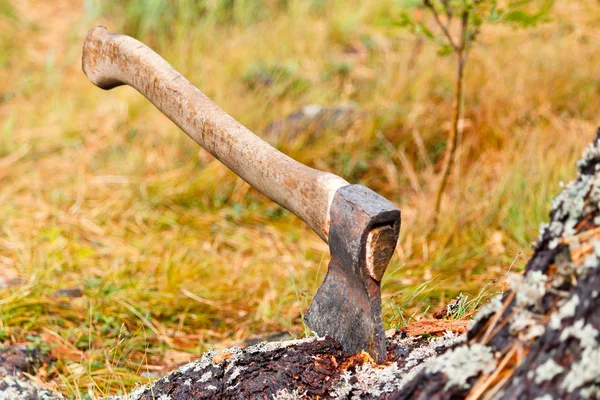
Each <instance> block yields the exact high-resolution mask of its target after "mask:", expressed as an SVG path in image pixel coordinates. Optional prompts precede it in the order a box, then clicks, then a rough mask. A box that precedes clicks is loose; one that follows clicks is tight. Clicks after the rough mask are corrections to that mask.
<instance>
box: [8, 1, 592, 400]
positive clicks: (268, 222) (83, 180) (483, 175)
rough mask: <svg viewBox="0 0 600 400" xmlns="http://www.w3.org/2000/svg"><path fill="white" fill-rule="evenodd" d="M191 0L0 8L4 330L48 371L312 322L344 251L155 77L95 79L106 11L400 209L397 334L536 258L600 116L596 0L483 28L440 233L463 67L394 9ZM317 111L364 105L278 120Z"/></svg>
mask: <svg viewBox="0 0 600 400" xmlns="http://www.w3.org/2000/svg"><path fill="white" fill-rule="evenodd" d="M143 3H146V6H145V7H142V4H143ZM193 3H194V2H187V3H186V2H182V3H181V4H182V5H180V6H178V7H175V6H170V7H167V6H165V5H166V4H171V3H170V2H162V1H154V2H143V1H141V0H128V1H122V2H118V1H116V0H115V1H110V0H104V1H85V2H83V1H74V0H56V1H53V2H47V1H42V0H30V1H27V2H17V1H12V2H11V1H8V2H7V1H6V0H5V1H2V0H0V32H1V33H0V221H1V223H0V343H4V344H5V345H14V344H29V345H36V346H41V347H42V349H43V350H44V351H45V352H46V353H48V354H50V355H51V356H52V357H54V358H55V359H56V361H55V362H54V363H53V364H51V365H48V366H47V367H46V368H42V369H41V370H40V371H39V372H38V378H39V379H40V380H41V381H44V382H46V384H47V385H49V386H50V387H54V388H57V389H58V390H60V391H61V392H62V393H64V394H65V395H67V396H71V397H74V398H95V397H98V396H103V395H107V394H111V393H118V392H125V391H127V390H129V389H130V388H132V387H133V385H134V384H135V383H136V382H138V381H143V382H146V381H147V380H148V379H151V378H153V377H156V376H158V375H160V374H162V373H164V372H166V371H167V370H169V369H170V368H172V367H173V366H174V365H177V364H179V363H182V362H185V361H187V360H189V359H190V358H193V357H197V356H198V355H199V354H200V353H201V352H202V351H204V350H206V349H209V348H222V347H225V346H229V345H232V344H239V343H240V342H241V341H244V340H248V339H249V338H253V337H256V336H257V335H259V336H260V335H267V334H269V335H270V334H274V333H280V332H287V333H289V334H290V335H291V336H294V337H301V336H302V335H303V334H304V333H305V328H304V326H303V324H302V315H303V312H305V311H306V309H307V306H308V304H309V303H310V299H311V298H312V296H313V294H314V293H315V291H316V288H317V287H318V286H319V283H320V281H321V279H322V278H323V274H324V273H325V270H326V266H327V261H328V253H327V251H328V249H327V246H326V245H325V244H324V243H322V242H321V241H320V240H319V238H318V237H317V236H316V235H314V234H313V233H312V232H311V231H310V229H309V228H308V227H306V226H305V225H304V224H303V223H301V222H300V221H299V220H298V219H297V218H295V217H294V216H292V215H291V214H289V213H288V212H286V211H282V210H281V209H280V208H279V207H278V206H276V205H274V204H273V203H271V202H270V201H269V200H267V199H266V198H264V197H263V196H262V195H260V194H259V193H257V192H256V191H254V190H253V189H251V188H249V187H248V185H246V184H245V183H244V182H242V181H241V180H240V179H239V178H237V177H236V176H235V175H233V174H232V173H231V172H229V171H228V170H227V169H226V168H225V167H223V166H222V165H221V164H220V163H219V162H218V161H216V160H214V159H213V158H212V157H211V156H210V155H208V154H207V153H206V152H205V151H203V150H202V149H200V148H199V147H198V146H197V145H195V144H194V143H193V142H192V141H191V140H190V139H189V138H187V137H186V136H185V135H184V134H182V133H181V132H179V131H178V129H177V128H176V127H175V126H174V125H173V124H172V123H171V122H170V121H168V120H167V119H166V118H165V117H164V116H163V115H162V114H161V113H160V112H158V111H157V110H156V109H154V108H153V106H152V105H150V104H149V103H148V102H147V101H146V100H145V99H144V98H143V97H142V96H140V95H139V94H138V93H136V92H135V91H133V90H132V89H130V88H118V89H115V90H113V91H110V92H104V91H101V90H100V89H98V88H96V87H95V86H93V85H92V84H91V83H89V81H88V80H87V78H86V77H85V76H84V75H83V73H82V72H81V46H82V43H83V39H84V37H85V34H86V32H87V30H88V29H89V28H91V27H92V26H94V25H96V24H103V25H105V26H107V27H108V28H109V29H110V30H113V31H119V32H126V33H128V34H130V35H133V36H135V37H137V38H138V39H140V40H142V41H144V42H146V43H148V44H149V45H150V46H152V47H153V48H154V49H156V50H157V51H158V52H159V53H160V54H161V55H163V57H164V58H166V59H167V60H168V61H169V62H170V63H171V64H172V65H173V66H175V68H177V69H178V70H179V71H180V72H182V73H183V74H184V75H185V76H186V77H187V78H188V79H189V80H190V81H191V82H192V83H194V84H195V85H197V86H198V87H199V88H200V89H201V90H202V91H203V92H204V93H206V94H207V95H208V96H209V97H210V98H211V99H213V100H214V101H215V102H216V103H217V104H218V105H219V106H220V107H222V108H223V109H224V110H225V111H227V112H229V113H230V114H231V115H232V116H233V117H234V118H236V119H238V120H239V121H240V122H241V123H243V124H244V125H246V126H247V127H248V128H249V129H251V130H253V131H255V132H257V133H261V132H266V131H267V132H268V133H269V139H270V140H271V141H272V142H273V143H275V144H276V145H277V146H278V147H279V148H280V149H282V150H283V151H284V152H286V153H287V154H289V155H290V156H292V157H294V158H297V159H298V160H299V161H302V162H304V163H306V164H308V165H311V166H313V167H316V168H319V169H324V170H329V171H331V172H334V173H336V174H338V175H341V176H343V177H344V178H345V179H346V180H348V181H350V182H353V183H361V184H364V185H366V186H369V187H371V188H373V189H374V190H376V191H378V192H379V193H381V194H382V195H384V196H386V197H387V198H389V199H390V200H391V201H393V202H394V203H396V204H397V205H398V206H399V207H400V208H401V210H402V229H401V237H400V243H399V246H398V249H397V251H396V254H395V255H394V257H393V259H392V261H391V263H390V266H389V269H388V272H387V274H386V276H385V278H384V281H383V303H384V319H385V323H386V327H387V328H393V327H398V326H404V325H405V324H407V323H408V322H409V321H411V320H418V319H420V318H422V317H430V316H431V315H432V314H433V313H434V312H435V311H438V310H439V309H441V308H443V307H444V306H445V305H446V304H447V303H448V302H449V301H450V300H451V299H454V298H456V297H457V296H458V295H459V294H460V293H463V300H462V305H463V307H462V310H463V311H462V312H463V314H464V313H468V312H469V311H471V310H472V309H473V308H475V307H477V305H478V304H479V302H480V301H482V300H484V299H485V298H486V297H488V296H489V295H491V294H494V293H498V292H501V291H502V290H504V288H505V286H504V285H505V277H506V274H507V272H508V270H509V269H510V270H511V271H521V270H522V269H523V266H524V262H525V260H527V259H528V258H529V256H530V255H531V252H532V251H531V245H530V244H531V242H533V241H534V240H535V238H536V237H537V235H538V227H539V224H540V223H541V222H543V221H546V220H547V219H548V217H547V214H548V211H549V209H550V200H551V199H552V197H553V196H554V195H555V194H557V193H558V191H559V186H558V184H559V182H560V181H568V180H570V179H572V178H573V177H574V176H575V168H573V166H574V163H575V160H576V159H577V158H578V157H579V156H580V155H581V152H582V151H583V149H584V148H585V147H586V146H587V144H588V143H589V142H590V141H591V139H592V138H593V134H594V132H595V129H596V125H597V124H598V119H597V116H598V109H600V75H598V73H597V68H596V67H597V65H600V52H598V51H597V49H598V46H599V45H600V28H599V27H600V12H599V11H598V8H597V4H596V2H595V1H592V0H582V1H578V2H560V3H559V2H557V4H555V6H554V8H553V11H552V14H551V17H550V18H551V20H550V21H549V22H547V23H544V24H542V25H540V26H537V27H535V28H530V29H515V28H512V27H510V26H489V27H485V28H484V30H483V32H482V34H481V36H480V38H479V40H478V42H477V43H476V45H475V47H474V49H473V51H472V54H471V59H470V63H469V65H468V66H467V70H466V80H465V92H466V96H465V100H464V104H465V114H464V118H463V119H462V126H463V134H462V135H461V138H460V139H461V141H460V142H461V147H460V153H459V156H458V164H457V165H458V168H456V169H455V171H454V173H453V175H452V176H451V180H450V185H449V187H450V188H449V190H448V192H447V195H446V196H445V198H444V204H443V212H442V215H441V218H440V221H439V226H438V229H437V231H435V232H434V233H432V234H431V235H429V236H426V235H425V233H426V232H427V231H428V229H429V220H430V218H429V217H430V215H431V210H432V208H433V205H434V193H435V188H436V182H437V180H436V177H437V176H438V175H437V173H438V171H439V167H440V164H441V162H440V161H441V155H442V154H443V150H444V148H445V140H446V139H445V138H446V135H447V132H448V129H449V120H450V115H451V106H452V87H453V84H452V78H453V63H452V60H451V59H450V58H441V57H440V56H438V55H437V54H436V49H435V47H433V46H430V45H429V44H428V43H426V42H425V43H424V42H422V41H421V40H418V39H416V38H415V37H414V36H411V34H410V33H408V32H406V31H403V30H398V29H397V28H393V27H391V26H390V24H389V23H388V22H389V21H390V20H393V19H394V18H399V13H400V11H399V9H398V6H397V2H395V1H393V0H383V1H378V2H372V1H365V0H352V1H351V3H352V4H351V5H349V2H348V1H342V0H334V1H330V2H326V3H324V2H319V1H316V0H315V1H291V0H290V1H288V2H287V3H286V4H287V6H286V7H284V6H282V4H283V3H284V2H280V1H276V0H264V1H262V2H258V1H257V2H244V1H239V2H231V3H232V4H234V5H233V6H232V7H231V8H230V9H227V8H226V7H224V6H223V7H221V6H219V5H221V4H222V3H223V4H224V3H225V2H220V1H216V2H206V3H202V4H205V6H203V8H202V9H201V10H200V8H201V7H198V6H196V8H198V9H186V7H192V5H191V4H193ZM200 3H201V2H199V3H198V4H200ZM149 4H150V5H149ZM323 4H327V5H326V6H324V5H323ZM161 5H162V6H163V7H166V8H165V9H161V8H160V7H161ZM311 104H320V105H323V106H331V107H340V105H344V107H343V108H342V109H343V110H344V113H345V114H344V118H342V122H341V123H339V124H337V123H336V124H322V123H317V124H316V125H315V124H312V125H310V126H309V129H302V130H301V131H299V132H295V133H290V132H286V131H281V130H272V129H271V130H269V129H267V127H268V126H269V125H270V124H271V123H272V122H274V121H277V120H281V119H282V118H284V117H285V116H286V115H288V114H290V113H292V112H294V111H297V110H299V109H301V108H302V107H303V106H307V105H311ZM348 110H350V111H348ZM467 296H468V297H467Z"/></svg>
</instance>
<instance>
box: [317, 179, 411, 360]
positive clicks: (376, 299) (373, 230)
mask: <svg viewBox="0 0 600 400" xmlns="http://www.w3.org/2000/svg"><path fill="white" fill-rule="evenodd" d="M330 221H331V225H330V228H329V240H328V242H329V251H330V253H331V261H330V263H329V269H328V271H327V275H326V276H325V280H324V281H323V284H322V285H321V287H319V290H318V291H317V294H316V295H315V297H314V299H313V301H312V303H311V305H310V307H309V309H308V312H307V313H306V316H305V321H306V324H307V325H308V326H309V327H310V328H311V329H312V330H313V331H314V332H315V333H317V334H318V335H320V336H325V335H329V336H331V337H333V338H334V339H335V340H337V341H338V342H339V343H340V345H341V346H342V348H343V349H344V350H345V351H346V352H349V353H359V352H360V351H362V350H365V351H367V352H368V353H369V354H370V355H371V357H373V359H375V361H377V362H383V361H384V360H385V353H386V346H385V331H384V328H383V321H382V318H381V291H380V282H381V278H382V277H383V274H384V273H385V270H386V268H387V265H388V263H389V260H390V258H391V257H392V254H393V252H394V249H395V247H396V242H397V241H398V233H399V231H400V210H399V209H398V208H396V207H395V206H394V205H393V204H392V203H390V202H389V201H388V200H386V199H385V198H383V197H381V196H380V195H378V194H377V193H375V192H373V191H372V190H370V189H368V188H366V187H364V186H360V185H348V186H343V187H341V188H339V189H338V190H337V192H336V194H335V196H334V199H333V202H332V203H331V209H330Z"/></svg>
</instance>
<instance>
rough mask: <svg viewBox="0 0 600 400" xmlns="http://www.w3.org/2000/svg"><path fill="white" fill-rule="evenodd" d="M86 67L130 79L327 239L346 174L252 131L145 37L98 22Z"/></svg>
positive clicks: (103, 82)
mask: <svg viewBox="0 0 600 400" xmlns="http://www.w3.org/2000/svg"><path fill="white" fill-rule="evenodd" d="M83 71H84V72H85V74H86V75H87V76H88V78H89V79H90V80H91V81H92V82H93V83H94V84H95V85H97V86H98V87H100V88H102V89H111V88H114V87H116V86H120V85H129V86H132V87H133V88H135V89H136V90H137V91H139V92H140V93H141V94H143V95H144V96H145V97H146V98H147V99H148V100H150V102H152V104H154V105H155V106H156V107H157V108H158V109H159V110H161V111H162V112H163V113H164V114H165V115H166V116H167V117H169V119H171V121H173V122H174V123H175V124H176V125H177V126H179V127H180V128H181V129H182V130H183V131H184V132H185V133H187V134H188V136H190V137H191V138H192V139H193V140H194V141H195V142H196V143H198V144H199V145H201V146H202V147H204V149H206V150H207V151H208V152H209V153H211V154H212V155H213V156H215V157H216V158H217V159H218V160H219V161H221V162H222V163H223V164H225V165H226V166H227V167H229V169H231V170H232V171H233V172H235V173H236V174H237V175H238V176H240V177H241V178H242V179H244V180H245V181H246V182H248V183H249V184H250V185H252V186H253V187H255V188H256V189H258V190H259V191H260V192H262V193H263V194H265V195H266V196H267V197H269V198H270V199H271V200H273V201H274V202H276V203H278V204H279V205H281V206H283V207H285V208H287V209H288V210H290V211H291V212H293V213H294V214H296V215H297V216H298V217H300V218H301V219H302V220H304V222H306V223H307V224H308V225H309V226H310V227H311V228H312V229H313V230H314V231H315V232H316V233H317V234H318V235H319V236H320V237H321V238H322V239H323V240H324V241H327V238H328V236H329V207H330V205H331V202H332V200H333V196H334V194H335V192H336V190H337V189H338V188H340V187H342V186H345V185H348V182H346V181H345V180H343V179H342V178H340V177H338V176H336V175H333V174H330V173H327V172H322V171H318V170H315V169H312V168H309V167H307V166H305V165H304V164H301V163H299V162H297V161H295V160H293V159H291V158H290V157H288V156H286V155H285V154H283V153H281V152H279V151H278V150H276V149H275V148H274V147H272V146H271V145H269V144H268V143H266V142H265V141H263V140H262V139H260V138H259V137H257V136H256V135H254V134H253V133H252V132H250V131H249V130H248V129H247V128H246V127H244V126H242V125H241V124H240V123H239V122H237V121H236V120H235V119H233V118H232V117H231V116H229V115H228V114H227V113H226V112H225V111H223V110H222V109H220V108H219V107H218V106H217V105H216V104H214V103H213V102H212V101H210V100H209V99H208V97H206V96H205V95H204V94H203V93H202V92H201V91H200V90H198V89H197V88H196V87H194V86H193V85H192V84H191V83H190V82H189V81H188V80H187V79H185V78H184V77H183V76H182V75H181V74H180V73H179V72H177V71H176V70H175V69H174V68H173V67H172V66H171V65H170V64H169V63H167V62H166V61H165V60H164V59H163V58H161V57H160V56H159V55H158V54H156V53H155V52H154V51H152V50H151V49H150V48H149V47H148V46H146V45H144V44H143V43H141V42H139V41H137V40H135V39H133V38H131V37H129V36H125V35H118V34H114V33H111V32H108V31H107V30H106V28H104V27H102V26H97V27H95V28H93V29H92V30H90V32H89V33H88V35H87V37H86V39H85V43H84V46H83Z"/></svg>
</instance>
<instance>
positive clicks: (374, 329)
mask: <svg viewBox="0 0 600 400" xmlns="http://www.w3.org/2000/svg"><path fill="white" fill-rule="evenodd" d="M367 279H368V280H369V281H370V282H369V285H368V286H369V289H370V292H369V290H367V288H366V287H365V284H364V281H363V280H362V279H360V278H359V277H357V276H355V275H354V274H348V273H346V272H345V271H344V266H342V265H340V262H339V261H338V260H336V259H332V260H331V261H330V263H329V269H328V270H327V275H326V276H325V280H324V281H323V283H322V284H321V286H320V287H319V290H318V291H317V294H316V295H315V297H314V299H313V301H312V303H311V304H310V307H309V309H308V311H307V313H306V316H305V317H304V319H305V321H306V324H307V325H308V326H309V327H310V329H312V330H313V331H314V332H317V333H319V334H320V335H323V336H324V335H329V336H331V337H332V338H334V339H335V340H336V341H337V342H338V343H340V344H341V346H342V348H343V349H344V351H346V352H348V353H360V352H361V351H362V350H365V351H367V352H368V353H369V354H370V355H371V357H373V359H374V360H375V361H377V362H381V361H383V360H384V359H385V352H386V346H385V332H384V328H383V322H382V320H381V294H380V289H379V282H377V281H375V280H374V279H372V278H370V277H367Z"/></svg>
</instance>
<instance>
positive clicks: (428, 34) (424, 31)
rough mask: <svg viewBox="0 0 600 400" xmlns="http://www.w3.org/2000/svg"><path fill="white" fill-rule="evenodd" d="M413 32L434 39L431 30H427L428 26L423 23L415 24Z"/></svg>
mask: <svg viewBox="0 0 600 400" xmlns="http://www.w3.org/2000/svg"><path fill="white" fill-rule="evenodd" d="M415 32H416V33H420V34H421V35H423V36H425V37H427V38H428V39H431V40H435V35H434V34H433V32H431V31H430V30H429V28H427V27H426V26H425V25H423V24H416V25H415Z"/></svg>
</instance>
